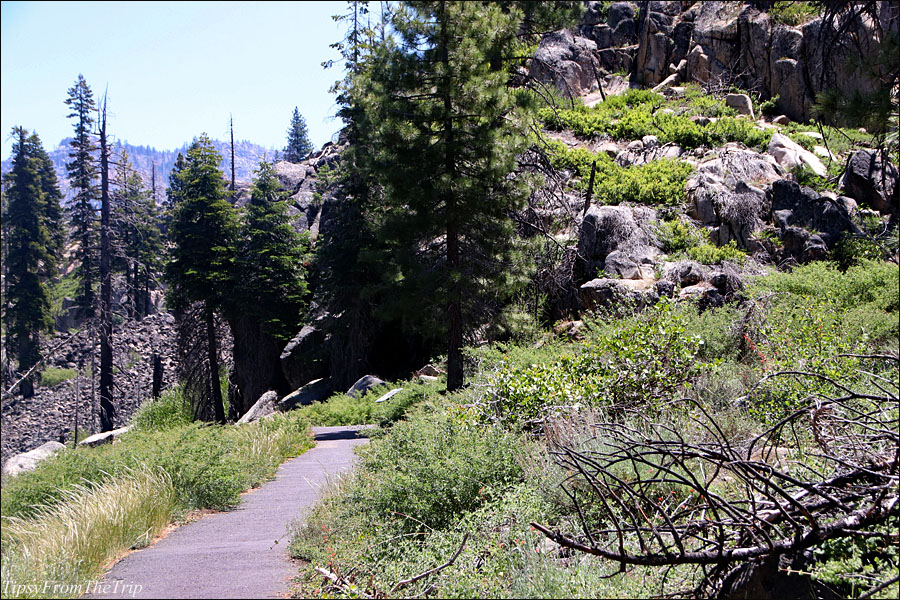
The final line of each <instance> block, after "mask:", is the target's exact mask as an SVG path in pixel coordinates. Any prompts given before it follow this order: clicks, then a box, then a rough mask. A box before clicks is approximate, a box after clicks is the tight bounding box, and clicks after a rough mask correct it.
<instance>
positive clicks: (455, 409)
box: [292, 262, 900, 597]
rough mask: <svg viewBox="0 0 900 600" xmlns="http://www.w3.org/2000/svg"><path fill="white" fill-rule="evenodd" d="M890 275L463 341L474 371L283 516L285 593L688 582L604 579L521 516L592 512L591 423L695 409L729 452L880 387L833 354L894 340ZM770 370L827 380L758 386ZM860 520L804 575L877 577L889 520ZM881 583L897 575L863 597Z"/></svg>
mask: <svg viewBox="0 0 900 600" xmlns="http://www.w3.org/2000/svg"><path fill="white" fill-rule="evenodd" d="M898 283H900V282H898V269H897V267H896V265H893V264H888V263H881V262H862V263H861V264H859V265H858V266H855V267H852V268H851V269H849V270H848V271H847V272H846V273H841V272H840V271H839V270H837V269H836V268H835V265H833V264H829V263H814V264H811V265H807V266H804V267H800V268H797V269H796V270H795V271H794V272H793V273H779V274H773V275H769V276H766V277H762V278H760V279H758V280H757V281H756V282H755V283H754V284H753V286H752V290H751V291H750V292H748V293H749V294H750V297H751V298H752V300H750V301H749V302H747V303H746V304H744V305H742V306H741V307H736V306H726V307H723V308H719V309H712V310H707V311H704V312H698V311H697V309H696V308H695V307H694V306H693V305H691V304H686V303H679V304H662V305H659V306H657V307H655V308H653V309H650V310H649V312H646V313H643V314H636V315H633V316H630V317H628V316H626V317H625V318H624V319H623V318H621V315H619V316H617V315H605V316H604V315H602V314H598V315H595V317H594V318H593V319H592V320H591V321H590V322H589V323H588V324H587V326H586V334H585V339H584V341H581V342H566V341H562V340H558V339H555V338H547V337H545V338H544V339H543V340H542V343H541V344H540V345H539V347H536V346H535V345H533V344H529V345H525V346H510V345H502V344H501V345H492V346H489V347H483V348H479V349H474V350H471V351H470V353H469V363H470V365H471V367H472V368H473V370H474V371H475V372H474V373H473V376H474V377H473V379H474V383H473V384H472V385H471V386H470V387H469V388H466V389H465V390H463V391H461V392H459V393H456V394H453V395H448V396H445V397H437V396H435V397H430V398H428V399H427V400H425V401H424V402H422V403H419V404H418V405H416V406H415V407H413V408H412V409H411V412H409V413H407V416H406V418H405V419H404V420H402V421H399V422H397V423H396V424H394V425H393V426H391V427H388V428H385V429H382V430H381V432H380V433H376V434H375V435H374V436H373V440H372V443H371V445H370V446H369V447H368V448H366V449H364V450H362V451H361V452H362V462H361V464H360V466H359V468H358V469H357V471H356V472H355V473H353V474H351V475H349V476H348V477H346V478H345V479H343V480H341V481H340V482H339V483H337V484H335V486H334V488H333V489H332V490H331V493H330V494H329V495H328V497H327V498H326V499H325V500H324V502H323V503H322V504H321V506H319V507H318V508H317V509H316V510H315V511H314V513H313V514H312V515H311V517H310V519H309V520H308V521H307V523H306V524H305V525H303V526H301V527H300V528H299V529H298V530H297V532H296V535H295V538H294V540H293V543H292V552H293V554H294V556H295V557H298V558H303V559H305V560H307V561H309V566H308V567H305V568H304V569H303V570H302V571H301V574H302V578H301V580H302V581H301V583H300V587H299V588H298V594H299V595H302V596H305V597H333V596H338V597H357V596H359V595H370V596H379V595H382V594H384V595H390V596H392V597H397V596H400V597H416V596H422V595H426V594H435V595H438V596H442V597H474V596H477V597H646V596H648V595H652V594H657V593H660V592H679V591H680V592H685V591H687V590H691V589H693V588H694V587H695V586H697V585H698V584H700V583H701V580H702V574H701V573H700V572H699V571H697V570H696V569H693V568H691V567H689V566H679V567H676V568H674V569H671V570H668V571H667V570H665V569H660V568H654V567H649V566H633V567H628V568H627V569H626V572H625V573H617V571H618V568H619V566H618V564H616V563H613V562H610V561H604V560H601V559H599V558H597V557H592V556H589V555H585V554H581V553H578V552H574V553H573V552H572V551H570V550H566V549H563V548H560V547H559V546H557V545H556V544H554V543H552V542H550V541H548V540H547V539H546V538H545V537H544V536H543V535H541V534H540V533H539V532H537V531H535V530H534V528H533V527H532V526H531V523H532V522H537V523H550V524H552V525H553V527H555V528H558V529H560V530H563V531H565V530H567V529H575V530H579V529H580V527H581V524H582V522H583V519H587V520H588V521H590V520H591V519H593V518H596V516H597V515H600V514H601V513H602V512H603V506H602V504H596V503H594V502H592V501H591V500H590V498H591V491H590V486H589V485H588V484H587V481H588V480H586V479H584V478H583V477H580V476H579V473H578V472H577V471H575V470H572V467H571V466H569V467H568V468H567V467H566V465H565V461H564V460H563V459H564V457H565V456H567V453H568V452H570V451H573V450H576V449H577V450H578V451H583V452H588V451H592V449H595V450H600V449H602V448H603V447H604V442H603V438H600V437H597V436H596V433H595V429H594V426H595V424H596V423H599V422H602V421H612V422H615V423H617V424H618V425H617V427H621V428H623V429H622V430H623V431H630V430H631V429H629V428H639V430H640V431H642V432H646V434H647V435H651V436H652V435H654V434H655V433H654V432H656V431H660V432H661V431H665V430H666V428H668V429H669V430H672V431H677V432H679V433H680V435H681V436H682V439H683V441H684V443H688V444H702V443H706V442H708V441H710V440H711V437H710V436H711V431H712V430H706V429H704V428H702V427H699V426H698V422H699V421H698V417H699V416H700V415H703V414H706V415H709V416H710V418H711V419H712V420H713V421H714V422H715V423H716V427H717V428H718V430H719V431H720V432H721V433H722V434H723V435H724V436H725V437H726V438H727V439H728V440H730V441H731V442H732V443H733V444H735V445H736V446H740V444H742V443H743V442H744V440H747V439H750V438H751V437H753V436H754V435H757V434H759V433H761V432H763V431H765V430H766V429H767V428H768V427H770V426H771V424H773V423H775V422H776V421H777V420H778V419H780V418H781V417H782V416H784V415H785V414H789V413H791V411H793V410H795V409H796V408H798V407H801V406H803V405H804V403H805V402H806V401H807V399H808V398H809V396H810V394H814V395H816V397H822V398H825V397H828V396H829V395H831V394H833V392H834V391H835V388H834V386H835V385H843V386H852V387H854V388H859V387H860V386H865V385H866V383H865V381H866V380H865V378H864V377H862V376H861V375H859V372H860V371H867V370H868V371H870V372H872V373H875V374H877V375H878V376H879V377H882V378H884V379H883V382H882V384H881V385H883V386H887V388H886V389H894V393H895V394H896V386H897V385H898V381H897V371H896V369H895V368H891V367H888V368H885V367H884V365H883V364H882V365H880V366H879V365H878V364H877V361H876V362H872V361H869V360H866V359H862V358H856V357H852V356H846V355H847V354H856V353H860V354H861V353H890V352H893V353H896V352H897V339H898V338H897V336H898V331H897V317H898V301H897V289H898ZM842 355H844V356H842ZM784 369H797V370H804V371H809V372H811V373H819V374H826V375H827V376H828V377H830V379H831V381H832V382H833V383H828V382H825V383H822V382H819V383H816V382H814V381H810V380H795V379H785V381H784V382H779V383H777V384H776V383H769V382H767V381H765V378H766V376H767V375H772V374H773V373H775V372H778V371H780V370H784ZM774 380H777V378H774V379H772V380H770V381H774ZM761 381H762V383H760V382H761ZM867 389H872V390H874V388H871V387H869V388H867ZM682 398H686V399H690V400H689V401H688V400H682ZM698 411H702V412H698ZM649 423H653V424H654V425H653V428H651V429H645V427H646V426H647V424H649ZM796 434H797V435H796V436H795V437H794V438H793V439H783V440H782V442H781V443H782V445H783V447H784V450H783V451H790V452H793V453H795V454H793V456H796V457H798V458H797V460H799V461H800V462H799V463H798V465H806V467H813V466H814V465H815V464H816V461H817V459H816V458H815V456H816V443H817V442H816V440H815V439H814V438H813V436H812V435H811V434H810V432H809V431H808V430H802V431H801V430H798V431H797V432H796ZM806 467H802V468H801V469H800V471H798V472H803V468H806ZM806 472H807V473H808V471H806ZM670 492H671V493H672V494H676V495H677V497H678V502H682V501H686V499H687V496H684V495H683V494H684V493H685V491H684V490H680V489H675V488H672V489H671V490H669V489H667V490H665V493H664V494H663V493H662V490H660V496H663V495H671V494H670ZM720 493H722V494H725V495H726V497H727V496H728V495H729V494H732V495H736V494H738V493H739V488H729V487H728V486H724V487H722V488H721V490H720ZM673 497H674V496H673ZM735 498H737V496H735ZM666 502H668V500H667V501H666ZM579 510H580V511H582V512H581V513H579ZM867 531H868V533H867V534H866V536H859V537H858V540H859V542H858V543H856V542H854V543H844V542H841V541H835V542H828V543H826V544H824V545H822V546H820V547H818V549H817V550H816V552H815V557H816V560H815V562H814V563H813V564H811V565H808V568H809V569H810V571H809V572H810V573H811V574H812V577H813V580H814V581H815V582H818V583H816V585H818V584H824V585H829V586H831V587H832V588H833V589H835V590H838V591H839V593H840V594H841V595H846V596H850V597H855V596H858V595H860V594H862V593H864V592H865V591H866V590H874V589H875V588H876V587H877V586H878V585H880V583H882V582H885V581H887V580H889V579H890V578H891V576H892V573H893V572H895V569H896V564H897V563H896V561H897V559H898V556H897V552H896V547H895V546H894V545H893V544H891V543H889V539H890V535H892V534H890V528H888V529H884V528H883V527H880V526H879V527H874V528H872V529H870V530H867ZM451 561H452V564H450V565H447V566H445V567H444V568H443V569H440V570H438V571H434V572H432V573H431V574H429V575H428V576H425V577H422V578H420V579H416V578H415V576H417V575H418V574H422V573H425V572H427V571H429V570H431V569H434V568H435V567H439V566H441V565H446V564H447V563H448V562H451ZM861 561H862V562H861ZM863 565H864V566H863ZM892 565H893V566H892ZM860 568H863V570H864V572H865V574H866V575H865V578H859V577H858V576H857V572H858V571H859V569H860ZM410 579H415V581H409V580H410ZM404 582H405V583H404ZM896 591H897V587H896V584H894V585H893V586H887V587H886V588H884V589H883V590H880V591H879V592H877V593H876V594H875V595H874V597H891V595H892V594H895V593H896Z"/></svg>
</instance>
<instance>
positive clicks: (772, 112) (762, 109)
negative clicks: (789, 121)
mask: <svg viewBox="0 0 900 600" xmlns="http://www.w3.org/2000/svg"><path fill="white" fill-rule="evenodd" d="M780 100H781V95H780V94H775V95H774V96H772V97H771V98H769V99H768V100H763V101H762V102H760V103H759V113H760V114H762V115H766V116H767V117H777V116H778V115H779V114H780V112H779V110H778V102H779V101H780Z"/></svg>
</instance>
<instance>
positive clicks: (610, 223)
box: [576, 206, 659, 283]
mask: <svg viewBox="0 0 900 600" xmlns="http://www.w3.org/2000/svg"><path fill="white" fill-rule="evenodd" d="M655 220H656V211H654V210H653V209H650V208H643V207H631V206H592V207H591V208H590V209H588V211H587V214H585V216H584V219H582V222H581V229H580V232H579V236H578V254H579V257H580V260H581V263H580V264H581V266H580V269H581V278H582V279H581V281H580V282H583V281H585V280H589V279H592V278H593V277H592V276H593V275H595V274H596V273H597V272H598V271H599V270H601V269H603V270H604V271H605V270H606V269H607V267H608V268H609V271H610V272H611V273H615V274H616V275H620V276H622V277H626V278H627V279H641V278H642V277H643V276H644V275H645V273H644V272H643V271H642V270H641V269H642V268H646V267H648V266H650V265H652V262H653V257H654V256H656V255H657V254H658V253H659V251H658V249H657V248H656V244H657V241H656V240H655V238H654V236H653V233H652V223H653V222H654V221H655ZM580 282H579V281H576V283H580Z"/></svg>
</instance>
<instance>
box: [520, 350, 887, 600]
mask: <svg viewBox="0 0 900 600" xmlns="http://www.w3.org/2000/svg"><path fill="white" fill-rule="evenodd" d="M862 358H864V359H865V360H867V361H869V362H870V363H873V364H877V363H881V364H882V365H883V364H884V363H887V364H889V365H891V366H892V367H894V368H895V367H896V366H897V364H898V359H897V357H894V356H875V355H870V356H865V357H862ZM862 375H865V377H866V378H867V380H868V383H867V385H865V391H859V390H856V389H851V388H850V387H849V386H847V385H845V384H842V383H839V382H837V381H834V380H833V379H830V378H828V377H824V376H822V375H818V374H814V373H801V372H790V373H788V372H782V373H779V374H777V375H776V376H777V377H799V378H817V379H819V380H825V381H826V382H827V383H829V384H830V386H829V388H830V389H832V390H834V393H833V394H832V397H827V398H826V397H821V396H818V395H817V396H811V397H809V398H807V404H806V405H805V406H803V407H802V408H800V409H798V410H796V411H794V412H793V413H791V414H790V415H788V416H786V417H785V418H783V419H782V420H781V421H779V422H778V423H776V424H774V425H772V426H771V427H769V429H767V430H766V431H764V432H763V433H762V434H760V435H757V436H756V437H754V438H752V439H749V440H746V441H743V442H737V441H734V440H730V439H728V436H726V435H725V433H724V431H723V430H722V428H720V426H719V425H718V424H717V422H716V419H715V418H714V417H713V416H712V415H710V414H709V413H708V412H707V411H706V410H705V409H704V408H703V407H702V406H700V405H699V404H698V403H696V402H693V401H691V400H685V402H687V403H690V404H691V407H690V408H691V409H692V410H691V411H690V413H691V415H693V416H691V417H690V419H691V421H692V422H693V426H694V427H695V430H696V431H698V432H701V435H700V436H692V438H691V439H688V436H686V435H685V433H684V428H679V427H674V426H669V425H660V424H658V423H653V422H652V420H651V418H650V417H647V416H643V415H636V416H635V418H634V419H632V420H631V422H630V423H629V424H627V425H626V424H623V423H622V422H607V423H597V424H595V425H594V430H595V443H596V444H598V445H599V449H591V450H579V449H575V448H571V447H567V448H562V449H560V450H558V451H556V452H554V454H555V456H556V458H557V460H558V461H559V462H560V463H561V464H562V465H563V466H564V467H566V468H567V469H568V470H569V471H570V472H571V473H572V475H571V477H570V481H569V485H568V486H567V487H566V488H565V489H566V493H567V494H568V495H569V497H570V498H571V500H572V501H573V503H574V504H575V506H576V508H577V511H578V514H579V517H580V521H581V531H580V532H578V533H567V532H562V531H559V530H558V529H554V528H552V527H549V526H546V525H541V524H538V523H534V524H533V525H534V527H535V528H537V529H538V530H540V531H541V532H543V533H544V534H545V535H546V536H547V537H548V538H550V539H551V540H553V541H555V542H556V543H558V544H560V545H561V546H564V547H567V548H571V549H574V550H577V551H580V552H585V553H588V554H593V555H597V556H601V557H603V558H606V559H609V560H612V561H615V562H617V563H619V564H620V565H621V567H622V569H623V570H624V568H625V566H626V565H649V566H671V565H685V564H687V565H697V566H698V568H702V569H703V571H704V575H705V577H704V584H703V585H704V587H705V588H706V592H707V593H708V592H709V591H711V590H712V591H716V590H717V589H719V588H718V586H719V585H720V584H721V582H722V581H723V579H724V578H725V577H726V575H727V574H728V573H729V570H730V569H731V567H733V565H734V564H735V563H739V562H742V561H747V560H754V559H756V560H764V559H767V560H768V559H773V558H774V559H775V560H776V561H777V559H778V557H780V556H784V555H795V554H797V553H799V552H802V551H803V550H806V549H808V548H811V547H813V546H817V545H819V544H821V543H823V542H824V541H826V540H829V539H835V538H841V537H849V536H854V535H857V534H859V532H860V531H861V530H865V529H867V528H871V527H872V526H874V525H878V524H881V523H885V522H886V521H887V520H888V519H889V518H891V519H896V518H897V517H900V498H898V482H900V477H898V473H900V470H898V462H900V444H898V440H900V433H898V387H897V378H896V377H895V376H890V377H883V376H879V375H876V374H874V373H863V374H862ZM697 437H700V438H702V440H703V441H701V442H698V441H696V439H697ZM588 515H590V516H588ZM698 592H699V590H698ZM703 595H707V594H706V593H704V594H703Z"/></svg>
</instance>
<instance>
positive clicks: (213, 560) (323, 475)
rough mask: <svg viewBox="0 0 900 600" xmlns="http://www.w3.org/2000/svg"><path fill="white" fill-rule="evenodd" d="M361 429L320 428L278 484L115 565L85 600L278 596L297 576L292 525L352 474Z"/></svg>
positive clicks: (282, 472)
mask: <svg viewBox="0 0 900 600" xmlns="http://www.w3.org/2000/svg"><path fill="white" fill-rule="evenodd" d="M358 430H359V427H313V433H314V434H315V437H316V446H315V448H312V449H310V450H307V451H306V452H304V453H303V454H301V455H300V456H298V457H297V458H294V459H291V460H289V461H287V462H285V463H284V464H283V465H281V467H280V468H279V469H278V472H277V473H276V475H275V479H274V480H272V481H270V482H267V483H265V484H264V485H262V486H260V487H259V488H258V489H256V490H253V491H252V492H250V493H248V494H246V495H244V497H243V499H242V502H241V504H240V505H239V506H238V507H237V508H236V509H235V510H233V511H229V512H223V513H215V514H211V515H207V516H205V517H202V518H200V519H198V520H197V521H194V522H191V523H188V524H186V525H183V526H181V527H179V528H177V529H175V530H174V531H173V532H171V533H170V534H169V535H168V536H166V537H165V538H163V539H161V540H159V541H158V542H157V543H155V544H153V545H152V546H150V547H148V548H145V549H143V550H138V551H136V552H133V553H131V554H129V555H128V556H126V557H125V558H123V559H122V560H121V561H119V562H118V563H116V564H115V565H114V566H113V568H112V569H111V570H110V571H109V572H108V573H107V574H106V576H105V577H104V578H103V579H102V580H101V581H100V582H98V583H96V584H94V585H93V586H92V587H91V588H90V592H91V593H90V594H88V595H86V596H84V597H86V598H279V597H285V596H287V594H288V591H289V581H290V579H291V578H292V577H295V576H296V575H297V567H296V566H295V565H293V564H292V563H291V559H290V557H289V556H288V552H287V546H288V543H289V542H290V531H289V528H290V525H291V523H293V522H294V521H296V520H297V519H300V518H302V517H303V514H304V511H305V510H307V509H308V508H309V507H311V506H313V505H314V504H315V503H316V502H317V501H318V499H319V497H320V494H321V491H322V489H323V487H324V485H325V483H326V482H327V481H328V480H329V479H333V478H334V477H335V476H337V475H338V474H340V473H341V472H344V471H346V470H348V469H350V468H351V467H352V466H353V462H354V459H355V458H356V456H355V454H354V452H353V448H354V446H358V445H359V444H363V443H365V442H366V441H367V440H366V439H365V438H360V437H358V436H357V431H358Z"/></svg>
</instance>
